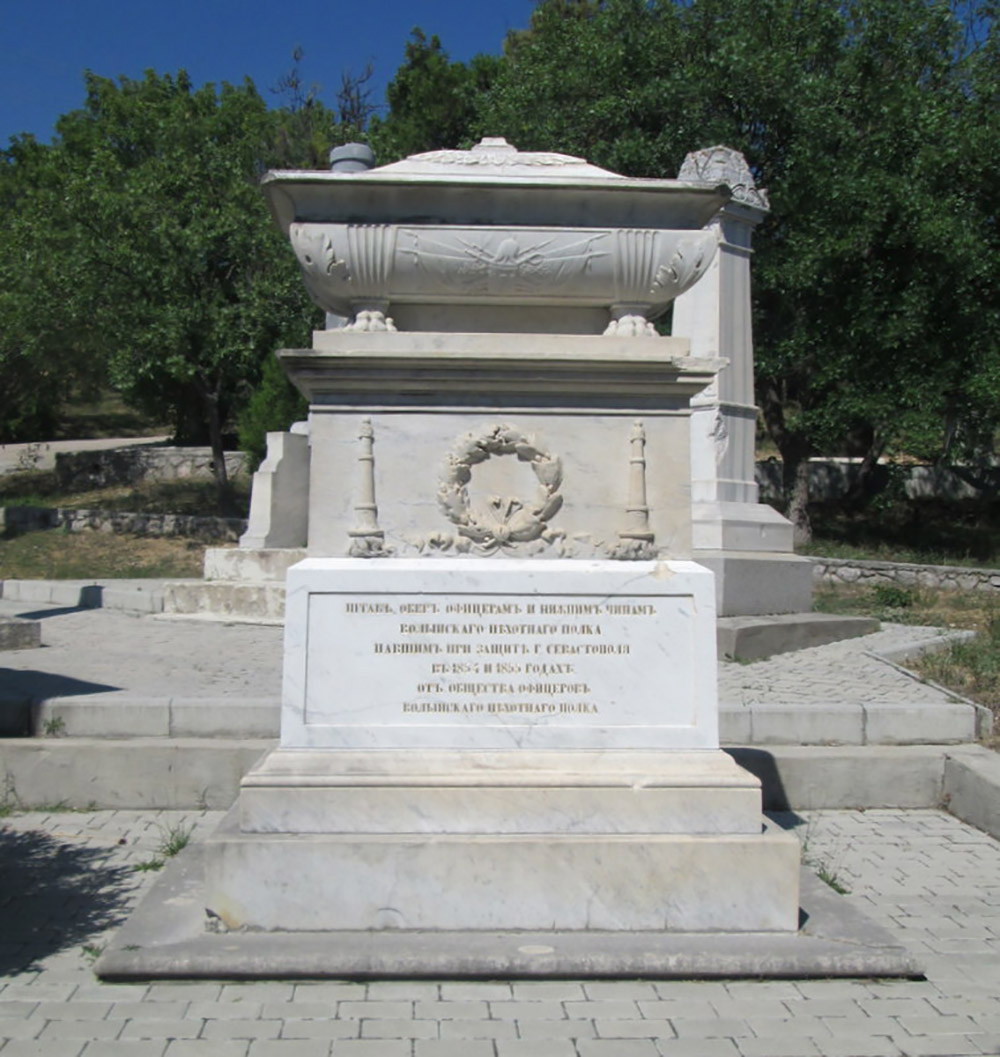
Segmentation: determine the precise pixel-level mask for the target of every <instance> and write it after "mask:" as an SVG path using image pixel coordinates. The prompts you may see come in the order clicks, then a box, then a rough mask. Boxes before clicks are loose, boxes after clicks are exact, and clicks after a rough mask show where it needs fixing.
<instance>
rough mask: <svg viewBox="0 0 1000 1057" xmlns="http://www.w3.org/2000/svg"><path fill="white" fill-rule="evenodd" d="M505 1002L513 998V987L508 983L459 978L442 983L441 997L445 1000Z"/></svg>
mask: <svg viewBox="0 0 1000 1057" xmlns="http://www.w3.org/2000/svg"><path fill="white" fill-rule="evenodd" d="M467 998H468V999H472V1000H474V1001H475V1000H483V1001H486V1002H503V1001H505V1000H507V1001H509V1000H510V999H511V998H513V989H512V987H511V985H510V984H508V983H491V982H489V983H488V982H483V983H479V982H478V981H476V980H459V981H456V982H454V983H442V984H441V999H442V1001H445V1002H456V1001H462V1000H463V999H467Z"/></svg>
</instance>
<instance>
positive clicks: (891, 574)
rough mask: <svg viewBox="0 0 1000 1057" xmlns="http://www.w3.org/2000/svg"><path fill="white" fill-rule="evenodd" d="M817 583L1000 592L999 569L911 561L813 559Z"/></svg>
mask: <svg viewBox="0 0 1000 1057" xmlns="http://www.w3.org/2000/svg"><path fill="white" fill-rule="evenodd" d="M810 561H811V562H812V563H813V581H814V582H815V583H841V584H897V585H899V586H900V587H945V588H958V589H962V590H964V591H1000V570H998V569H974V568H966V567H965V566H962V565H917V564H915V563H912V562H867V561H855V560H854V559H850V558H810Z"/></svg>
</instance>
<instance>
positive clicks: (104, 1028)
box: [38, 1020, 125, 1042]
mask: <svg viewBox="0 0 1000 1057" xmlns="http://www.w3.org/2000/svg"><path fill="white" fill-rule="evenodd" d="M124 1026H125V1022H124V1021H121V1020H50V1021H49V1022H48V1023H47V1024H46V1025H45V1027H44V1028H42V1030H41V1031H40V1032H39V1033H38V1039H39V1041H45V1042H47V1041H48V1040H49V1039H117V1038H118V1036H119V1035H120V1034H121V1031H122V1028H123V1027H124Z"/></svg>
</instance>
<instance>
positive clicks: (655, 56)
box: [473, 0, 1000, 535]
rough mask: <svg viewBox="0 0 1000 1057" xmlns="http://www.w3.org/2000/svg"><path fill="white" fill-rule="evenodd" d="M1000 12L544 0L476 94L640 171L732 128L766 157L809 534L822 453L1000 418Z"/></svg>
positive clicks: (777, 337)
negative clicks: (810, 468)
mask: <svg viewBox="0 0 1000 1057" xmlns="http://www.w3.org/2000/svg"><path fill="white" fill-rule="evenodd" d="M994 14H995V12H994V5H992V4H991V3H990V4H986V3H976V2H975V0H972V2H971V3H968V4H964V3H963V4H961V5H958V4H956V5H951V4H948V3H945V2H943V0H848V2H847V3H844V4H837V5H834V4H830V3H827V2H826V0H691V2H690V3H683V4H682V3H673V2H670V0H649V2H645V0H543V2H542V3H540V4H539V6H538V8H537V9H536V11H535V13H534V16H533V18H532V23H531V26H530V28H529V30H528V31H527V32H524V33H521V34H518V35H517V36H516V37H515V38H514V39H512V41H511V42H510V46H509V48H508V55H507V59H506V61H504V62H503V63H502V64H501V66H500V67H499V69H498V71H497V72H496V75H495V76H494V78H493V80H492V83H491V85H490V88H489V91H488V92H487V93H485V95H483V96H481V97H480V98H479V100H478V110H477V115H476V118H475V120H474V122H473V124H474V126H475V131H476V132H477V133H488V134H492V135H497V134H500V135H505V136H506V137H507V138H508V139H509V140H511V141H512V142H514V143H516V144H517V145H518V146H519V147H521V148H522V149H558V150H565V151H568V152H570V153H575V154H581V155H584V156H586V157H588V158H590V159H591V160H593V161H595V162H597V163H598V164H601V165H605V166H607V167H608V168H611V169H614V170H616V171H619V172H624V173H627V174H630V175H636V176H658V177H662V176H665V175H666V176H669V175H672V174H674V173H676V172H677V171H678V168H679V166H680V163H681V161H682V160H683V157H684V154H685V153H686V152H687V151H689V150H692V149H695V148H698V147H704V146H709V145H711V144H713V143H720V142H721V143H725V144H727V145H729V146H732V147H735V148H737V149H738V150H741V151H742V152H743V153H744V154H745V155H746V157H747V159H748V161H749V163H750V165H751V167H752V169H753V170H754V172H755V173H756V174H757V177H758V182H759V183H760V184H761V185H763V186H766V187H767V188H768V189H769V191H770V194H771V203H772V210H773V211H772V214H771V216H770V218H769V219H768V220H767V221H766V222H765V224H764V225H762V228H761V229H760V231H759V232H758V236H757V239H756V243H755V244H756V249H757V262H756V266H755V274H754V283H755V292H756V297H755V317H754V320H755V344H756V352H757V395H758V402H759V403H760V405H761V407H762V410H763V413H764V418H765V422H766V424H767V427H768V429H769V431H770V432H771V435H772V437H773V438H774V440H775V442H776V443H777V445H778V447H779V449H780V451H781V453H782V456H783V459H784V463H785V472H786V497H787V502H788V507H789V513H790V516H791V517H792V518H793V520H794V521H795V522H796V523H797V527H798V529H799V531H800V534H802V535H805V534H807V533H808V517H807V512H806V506H805V488H804V485H805V479H806V478H805V469H806V464H805V460H806V459H807V458H808V456H809V455H811V454H813V453H816V452H820V451H824V452H829V451H831V449H834V448H836V447H838V446H842V445H844V444H845V442H846V438H848V436H851V437H860V438H863V440H864V442H865V445H864V446H865V451H866V454H867V460H866V461H867V463H868V464H869V465H870V464H871V463H873V461H874V459H875V458H876V457H877V456H878V455H880V454H882V453H884V452H891V451H892V450H893V449H894V448H896V447H898V446H899V445H901V444H903V443H906V442H912V440H913V438H914V437H915V436H917V435H919V436H921V437H923V438H924V440H925V442H926V441H930V440H931V438H934V439H933V442H932V446H933V447H935V448H936V450H938V451H940V450H942V445H943V444H944V435H945V430H944V424H945V423H946V421H947V420H948V416H949V415H950V416H951V420H952V421H953V422H959V423H966V424H967V423H970V422H971V421H972V420H973V419H974V418H976V415H973V414H972V413H971V410H972V408H973V406H974V407H975V408H976V409H978V411H977V414H978V420H979V422H980V427H981V428H980V429H979V435H980V436H982V435H983V434H984V429H983V428H982V426H983V423H984V422H985V423H986V425H987V426H988V425H989V423H991V422H992V423H993V424H995V423H996V421H997V415H996V411H995V393H996V386H995V383H996V382H997V380H998V375H1000V370H998V368H997V367H996V366H995V363H996V360H997V357H998V342H997V327H996V324H995V319H994V317H995V310H993V316H991V317H990V318H989V319H984V318H983V313H982V311H981V305H982V302H983V299H984V297H985V298H986V299H987V300H993V301H995V294H994V293H991V291H995V290H996V289H997V287H998V286H1000V283H998V281H997V280H998V276H997V268H998V256H997V254H996V244H995V240H996V222H995V196H994V195H992V194H991V192H990V191H989V190H988V186H987V185H989V184H991V183H992V184H994V185H995V177H994V176H993V173H992V169H990V168H989V166H988V165H984V159H986V158H991V157H993V156H994V155H995V154H996V152H997V149H998V147H1000V140H998V137H997V120H996V116H995V115H996V112H997V108H996V101H997V100H996V85H997V80H996V71H997V66H996V59H995V56H996V30H995V18H994ZM969 27H975V29H976V30H977V32H978V36H979V39H978V40H977V39H972V40H970V39H969V35H968V33H967V30H968V29H969ZM987 172H988V175H986V176H985V178H984V173H987ZM984 243H987V244H988V245H984ZM990 247H992V252H990ZM984 251H985V252H984ZM977 290H978V291H979V293H978V294H977V293H976V291H977ZM984 323H985V324H986V325H983V324H984ZM977 392H978V393H979V396H978V397H976V393H977ZM990 394H992V395H993V407H992V409H991V405H990V401H989V396H990ZM974 398H975V399H974ZM952 432H953V433H955V432H958V433H961V429H959V428H958V427H957V426H955V427H953V429H952ZM968 432H969V431H968V430H966V433H968ZM985 432H986V433H988V432H989V429H988V428H987V429H986V430H985Z"/></svg>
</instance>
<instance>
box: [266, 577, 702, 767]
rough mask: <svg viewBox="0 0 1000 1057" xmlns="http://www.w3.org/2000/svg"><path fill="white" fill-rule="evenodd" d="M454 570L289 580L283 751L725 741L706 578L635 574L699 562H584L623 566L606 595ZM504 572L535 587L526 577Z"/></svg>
mask: <svg viewBox="0 0 1000 1057" xmlns="http://www.w3.org/2000/svg"><path fill="white" fill-rule="evenodd" d="M304 564H306V565H308V564H317V565H319V564H329V562H324V561H316V562H314V563H304ZM363 564H367V565H368V570H365V571H364V572H365V573H368V572H369V571H370V573H371V574H375V573H377V572H378V570H377V569H376V568H374V567H373V563H363ZM386 564H390V563H386ZM391 564H393V565H396V566H397V567H398V566H399V565H400V564H401V563H399V562H393V563H391ZM456 564H458V565H460V566H461V567H462V568H461V574H462V575H461V578H462V579H464V580H465V581H467V582H466V583H464V584H463V585H462V586H463V587H464V588H465V589H463V590H455V589H452V590H433V589H430V590H428V589H426V588H425V589H422V590H420V591H405V590H387V589H383V590H378V589H373V588H376V587H386V588H388V587H390V585H392V581H391V580H390V579H389V578H387V577H385V576H383V577H381V578H379V576H377V575H375V576H374V577H373V576H372V575H367V576H365V579H367V580H368V581H369V582H368V583H365V584H364V585H363V586H364V587H366V588H367V589H364V590H359V589H356V588H357V587H358V586H362V585H352V584H349V583H343V579H344V578H343V577H340V578H338V579H339V581H341V583H338V584H337V586H338V587H340V586H342V587H343V588H344V589H335V590H331V589H330V586H331V585H330V584H329V583H323V582H322V580H323V579H324V578H322V577H320V578H319V579H317V578H315V577H313V578H312V582H311V583H307V584H306V586H304V587H300V588H299V589H298V590H297V591H296V590H295V587H294V584H293V580H294V579H295V578H297V577H293V576H290V584H289V591H290V593H289V625H288V626H289V633H288V647H287V650H286V680H285V711H284V716H283V722H282V741H283V743H284V744H286V745H294V744H303V745H305V746H309V747H317V746H321V745H323V744H328V745H330V746H337V747H345V746H350V745H356V746H358V747H363V746H372V745H380V744H383V745H394V746H406V745H414V746H422V745H423V746H444V747H448V746H456V747H482V748H506V747H517V746H518V745H531V746H536V747H537V746H543V745H544V746H551V747H567V748H573V747H580V748H584V747H588V748H591V747H596V746H601V745H607V746H608V747H612V746H614V747H622V746H634V747H636V748H648V747H650V745H651V744H660V745H666V746H670V745H676V746H677V747H679V748H691V747H702V746H704V747H714V745H713V744H712V742H713V740H716V743H717V735H716V734H715V714H714V710H715V700H714V686H715V671H714V667H715V665H714V619H710V620H709V621H708V622H707V623H706V620H705V613H704V612H703V609H704V604H705V598H706V597H707V596H708V595H710V591H711V576H710V574H708V573H705V572H704V571H703V570H699V573H700V576H699V577H697V578H695V579H694V581H690V580H689V582H685V583H679V582H676V577H673V578H666V577H663V576H662V575H661V576H660V577H659V578H651V577H648V576H638V577H635V576H631V577H629V576H628V575H627V573H628V572H629V571H632V572H633V573H636V572H639V567H643V566H655V567H664V566H668V565H670V564H686V565H691V563H662V562H661V563H654V562H650V563H616V562H593V563H580V564H581V565H586V566H587V567H588V568H590V569H594V567H599V568H601V569H602V570H603V569H605V568H606V567H610V572H611V573H613V575H612V576H611V579H610V581H608V580H607V578H606V577H605V578H604V582H600V583H597V582H595V583H594V584H593V586H594V587H599V588H601V590H593V591H572V590H567V589H566V588H567V587H568V586H569V585H570V584H571V583H573V580H571V579H567V578H566V577H565V576H557V577H555V578H554V579H553V578H551V577H546V576H544V575H543V576H542V578H541V579H542V581H543V583H542V584H539V583H537V580H538V578H537V577H531V578H530V579H531V580H532V581H535V582H534V583H532V584H531V586H532V587H533V588H534V590H530V591H528V590H523V589H522V590H519V591H515V590H506V591H503V590H484V589H483V588H484V587H489V586H493V585H501V584H503V582H504V577H503V575H502V574H503V571H504V570H503V563H489V562H485V563H482V564H484V565H485V566H488V567H490V566H491V568H490V569H489V575H487V576H485V577H484V576H481V575H476V570H472V572H473V575H472V576H471V577H469V576H468V575H467V570H468V567H469V565H470V564H472V563H470V562H462V563H456ZM477 564H479V563H477ZM518 564H520V563H518ZM525 564H528V563H525ZM530 564H531V565H537V564H538V563H534V562H533V563H530ZM559 564H560V565H561V566H562V568H563V569H565V568H566V564H567V563H559ZM426 565H427V563H423V568H424V570H426ZM440 565H441V563H439V562H436V563H434V566H435V568H439V567H440ZM297 568H300V567H297ZM691 568H692V569H697V568H698V567H697V566H691ZM422 571H423V570H422ZM293 573H295V570H293ZM498 574H500V575H499V578H498ZM456 575H458V574H457V573H456ZM509 575H512V576H513V577H514V579H513V581H509V580H508V582H515V583H517V584H518V586H522V585H523V586H528V584H526V583H525V579H526V578H525V577H524V576H523V574H521V572H520V570H519V571H518V573H517V574H514V573H513V572H510V573H509ZM380 579H381V582H379V581H380ZM429 579H430V581H431V583H432V584H433V581H434V578H433V577H429ZM686 579H689V578H686ZM470 580H471V582H468V581H470ZM579 582H580V578H579V577H577V578H576V583H579ZM584 583H586V577H584ZM437 585H440V586H446V587H447V586H450V585H449V577H448V576H445V577H443V578H439V579H438V584H437ZM393 586H394V585H393ZM402 586H405V584H404V585H402ZM543 586H548V587H562V588H563V590H561V591H553V590H544V591H543V590H539V589H538V588H539V587H543ZM574 586H576V584H574ZM588 586H589V585H588ZM637 586H638V587H639V590H636V587H637ZM352 587H354V588H355V589H350V588H352ZM608 587H614V588H617V589H616V590H608ZM695 587H697V588H698V589H697V590H695V589H694V588H695ZM703 588H707V590H704V589H703ZM296 598H298V602H297V604H296V602H295V599H296ZM295 625H298V627H297V629H296V626H295ZM706 629H707V630H706ZM302 632H304V635H303V634H301V633H302ZM706 634H709V635H710V636H711V643H710V644H708V647H706V640H705V636H706ZM707 669H710V670H707ZM708 698H710V700H708ZM706 707H707V708H708V709H709V710H710V716H709V721H707V722H706V715H705V709H706Z"/></svg>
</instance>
